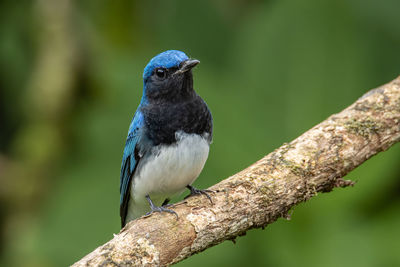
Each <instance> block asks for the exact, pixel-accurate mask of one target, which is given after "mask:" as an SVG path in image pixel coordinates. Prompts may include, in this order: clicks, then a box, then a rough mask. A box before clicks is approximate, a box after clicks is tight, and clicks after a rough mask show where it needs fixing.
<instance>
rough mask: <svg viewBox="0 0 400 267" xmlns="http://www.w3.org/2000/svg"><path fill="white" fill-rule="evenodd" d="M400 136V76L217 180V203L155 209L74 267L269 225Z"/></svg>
mask: <svg viewBox="0 0 400 267" xmlns="http://www.w3.org/2000/svg"><path fill="white" fill-rule="evenodd" d="M398 141H400V77H398V78H397V79H396V80H394V81H392V82H390V83H388V84H386V85H383V86H381V87H379V88H377V89H374V90H371V91H370V92H368V93H367V94H365V95H364V96H363V97H361V98H360V99H358V100H357V101H356V102H355V103H354V104H352V105H351V106H349V107H348V108H346V109H345V110H343V111H342V112H340V113H338V114H335V115H332V116H330V117H329V118H328V119H326V120H325V121H323V122H322V123H320V124H318V125H317V126H315V127H313V128H312V129H310V130H309V131H307V132H306V133H304V134H303V135H301V136H300V137H298V138H297V139H295V140H294V141H292V142H290V143H285V144H283V145H282V146H281V147H280V148H278V149H276V150H275V151H273V152H272V153H270V154H269V155H267V156H265V157H264V158H262V159H261V160H259V161H258V162H256V163H254V164H253V165H251V166H250V167H248V168H246V169H245V170H243V171H241V172H239V173H237V174H235V175H233V176H231V177H229V178H227V179H225V180H223V181H221V182H220V183H218V184H216V185H214V186H212V187H211V188H210V189H211V190H214V191H215V193H212V200H213V203H210V201H209V200H208V199H207V198H206V197H204V196H196V197H191V198H189V199H187V200H186V201H184V202H180V203H177V204H175V205H174V206H173V207H172V209H174V210H175V211H176V212H177V213H178V214H179V219H178V220H176V218H175V216H173V215H171V214H165V213H162V214H160V213H156V214H152V215H151V216H148V217H142V218H140V219H138V220H135V221H132V222H130V223H129V224H128V225H127V226H126V227H125V228H124V229H122V230H121V232H120V233H119V234H117V235H115V236H114V238H113V239H112V240H110V241H109V242H107V243H106V244H104V245H103V246H100V247H98V248H97V249H96V250H94V251H93V252H92V253H90V254H89V255H87V256H86V257H84V258H83V259H81V260H80V261H79V262H77V263H75V264H74V266H126V265H129V266H130V265H140V266H141V265H145V266H165V265H170V264H173V263H176V262H178V261H181V260H183V259H185V258H187V257H189V256H190V255H192V254H195V253H198V252H200V251H202V250H205V249H207V248H208V247H211V246H214V245H216V244H218V243H221V242H222V241H224V240H228V239H230V240H232V239H235V238H236V237H237V236H240V235H243V234H244V233H245V232H246V231H247V230H249V229H252V228H259V227H265V226H266V225H268V224H270V223H272V222H274V221H276V220H277V219H278V218H279V217H287V216H288V211H289V210H290V209H291V208H292V207H293V206H295V205H296V204H298V203H300V202H304V201H306V200H308V199H309V198H311V197H312V196H315V195H316V194H317V193H318V192H329V191H331V190H332V189H333V188H334V187H344V186H348V185H352V182H351V181H345V180H343V179H342V177H343V176H345V175H346V174H347V173H348V172H350V171H351V170H353V169H354V168H356V167H357V166H359V165H360V164H362V163H363V162H364V161H366V160H367V159H369V158H370V157H372V156H373V155H375V154H377V153H378V152H381V151H384V150H386V149H388V148H389V147H390V146H392V145H393V144H395V143H396V142H398Z"/></svg>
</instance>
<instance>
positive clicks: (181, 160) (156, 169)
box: [127, 133, 209, 221]
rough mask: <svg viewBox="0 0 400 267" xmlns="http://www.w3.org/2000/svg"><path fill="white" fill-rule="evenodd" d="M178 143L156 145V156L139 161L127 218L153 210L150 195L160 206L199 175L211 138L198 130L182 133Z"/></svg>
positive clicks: (132, 183) (178, 136) (179, 134)
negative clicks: (147, 196)
mask: <svg viewBox="0 0 400 267" xmlns="http://www.w3.org/2000/svg"><path fill="white" fill-rule="evenodd" d="M176 137H177V140H178V141H177V143H175V144H173V145H169V146H165V145H160V146H158V147H156V148H155V149H156V150H155V151H157V152H158V153H155V154H154V155H153V156H150V157H149V158H148V159H147V160H146V159H143V160H142V161H141V162H139V165H138V167H137V169H136V172H135V175H134V176H133V177H132V181H131V190H130V199H129V206H128V214H127V221H129V220H132V219H134V218H137V217H139V216H141V215H143V214H145V213H146V212H148V211H150V205H149V203H148V202H147V200H146V195H150V198H151V200H152V201H153V203H154V204H155V205H157V206H160V205H161V204H162V202H163V201H164V200H165V199H166V198H170V197H172V196H174V195H176V194H178V193H181V192H182V191H183V190H184V189H185V187H186V186H187V185H190V184H192V183H193V182H194V181H195V180H196V178H197V177H198V176H199V174H200V172H201V170H202V169H203V166H204V164H205V162H206V160H207V157H208V151H209V142H208V141H207V139H206V138H205V137H202V136H200V135H197V134H186V133H178V134H177V135H176Z"/></svg>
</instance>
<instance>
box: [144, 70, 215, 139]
mask: <svg viewBox="0 0 400 267" xmlns="http://www.w3.org/2000/svg"><path fill="white" fill-rule="evenodd" d="M182 78H183V79H181V80H180V81H178V83H177V81H171V82H170V83H169V84H170V86H174V88H164V90H163V91H162V92H157V90H155V89H156V88H151V89H152V90H149V92H150V93H151V94H152V95H151V94H150V95H149V94H147V97H148V103H147V104H146V105H144V106H142V107H141V111H142V113H143V115H144V121H145V126H146V135H147V137H148V138H149V140H150V141H151V142H152V143H153V145H159V144H172V143H175V142H176V141H177V140H176V135H175V133H176V132H179V131H183V132H185V133H187V134H199V135H203V134H208V139H209V141H211V138H212V116H211V112H210V110H209V109H208V107H207V104H206V103H205V102H204V101H203V99H201V97H200V96H198V95H197V94H196V92H195V91H194V90H193V78H192V73H191V71H189V72H188V73H185V75H184V77H182ZM150 86H153V85H152V84H150ZM168 87H169V86H168Z"/></svg>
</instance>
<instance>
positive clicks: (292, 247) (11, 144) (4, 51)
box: [0, 0, 400, 267]
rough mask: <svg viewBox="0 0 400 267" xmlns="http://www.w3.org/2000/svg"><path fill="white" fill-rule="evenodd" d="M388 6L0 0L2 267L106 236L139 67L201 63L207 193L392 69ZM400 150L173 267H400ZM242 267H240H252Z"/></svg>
mask: <svg viewBox="0 0 400 267" xmlns="http://www.w3.org/2000/svg"><path fill="white" fill-rule="evenodd" d="M399 10H400V1H398V0H384V1H373V0H327V1H324V0H322V1H321V0H303V1H289V0H281V1H260V0H251V1H245V0H235V1H227V0H218V1H211V0H207V1H183V0H182V1H162V0H159V1H140V2H139V1H133V0H121V1H105V0H86V1H68V0H58V1H54V0H39V1H28V0H19V1H12V0H9V1H2V2H1V3H0V56H1V61H0V121H1V124H0V129H1V130H0V265H1V266H66V265H69V264H72V263H73V262H75V261H77V260H79V259H80V258H81V257H83V256H84V255H86V254H87V253H89V252H90V251H92V250H93V249H94V248H96V247H97V246H99V245H101V244H102V243H104V242H106V241H107V240H109V239H111V238H112V237H113V233H117V232H118V231H119V171H120V161H121V157H122V150H123V147H124V143H125V138H126V133H127V130H128V126H129V123H130V121H131V118H132V116H133V114H134V111H135V110H136V107H137V105H138V103H139V100H140V97H141V93H142V80H141V75H142V71H143V68H144V66H145V65H146V64H147V62H148V60H149V59H150V58H152V57H153V56H155V55H156V54H158V53H159V52H161V51H164V50H168V49H178V50H182V51H184V52H186V53H187V54H188V55H189V56H191V57H194V58H197V59H199V60H201V64H200V65H199V66H198V67H197V68H196V70H195V71H194V75H195V88H196V89H197V92H198V93H199V94H200V95H201V96H202V97H203V98H204V99H205V100H206V101H207V103H208V105H209V107H210V108H211V110H212V113H213V116H214V125H215V126H214V127H215V128H214V142H213V144H212V146H211V150H210V156H209V159H208V162H207V164H206V166H205V168H204V170H203V172H202V174H201V176H200V177H199V179H198V180H197V182H196V185H197V186H198V187H200V188H205V187H208V186H210V185H212V184H214V183H216V182H218V181H220V180H222V179H223V178H226V177H227V176H229V175H232V174H234V173H236V172H237V171H239V170H241V169H243V168H245V167H247V166H248V165H249V164H251V163H253V162H254V161H256V160H258V159H260V158H261V157H262V156H263V155H265V154H267V153H269V152H271V151H272V150H273V149H275V148H277V147H278V146H280V145H281V144H282V143H283V142H289V141H291V140H292V139H294V138H295V137H297V136H298V135H300V134H301V133H302V132H304V131H306V130H307V129H309V128H311V127H312V126H314V125H315V124H317V123H319V122H320V121H322V120H324V119H325V118H326V117H328V116H329V115H330V114H332V113H336V112H339V111H340V110H342V109H343V108H345V107H346V106H347V105H349V104H351V103H352V102H353V101H355V100H356V99H357V98H358V97H359V96H361V95H362V94H363V93H364V92H366V91H367V90H368V89H371V88H374V87H377V86H379V85H381V84H383V83H385V82H388V81H390V80H392V79H394V78H395V77H396V76H397V75H399V74H400V53H399V48H400V22H399ZM399 159H400V146H399V145H397V146H395V147H393V148H391V149H390V150H389V151H387V152H384V153H382V154H380V155H378V156H376V157H374V158H373V159H371V160H369V161H368V162H366V163H365V164H364V165H362V166H361V167H360V168H358V169H356V170H355V171H354V172H352V173H351V174H349V175H348V177H347V178H349V179H354V180H357V181H358V183H357V185H356V186H355V187H354V188H348V189H335V190H334V192H332V193H329V194H320V195H318V196H317V197H315V198H313V199H311V200H310V201H308V202H307V203H304V204H301V205H299V206H298V207H296V208H295V209H294V213H293V215H292V219H291V221H290V222H288V221H286V220H284V219H280V220H278V221H277V222H276V223H274V224H272V225H270V226H268V227H267V228H266V229H265V230H263V231H262V230H252V231H250V232H248V233H247V235H246V236H244V237H240V238H238V239H237V242H236V244H233V243H232V242H224V243H223V244H220V245H218V246H216V247H213V248H211V249H208V250H207V251H205V252H203V253H200V254H198V255H195V256H193V257H191V258H190V259H187V260H185V261H183V262H181V263H179V264H178V266H243V265H244V264H252V265H254V266H352V267H354V266H400V253H399V251H400V212H399V211H400V179H399V176H400V164H399ZM252 265H250V266H252Z"/></svg>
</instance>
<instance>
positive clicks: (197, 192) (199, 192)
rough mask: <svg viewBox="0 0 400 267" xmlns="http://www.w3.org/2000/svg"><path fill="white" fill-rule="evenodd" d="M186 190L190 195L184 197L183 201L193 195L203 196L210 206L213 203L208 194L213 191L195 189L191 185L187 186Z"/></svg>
mask: <svg viewBox="0 0 400 267" xmlns="http://www.w3.org/2000/svg"><path fill="white" fill-rule="evenodd" d="M186 188H187V189H189V190H190V194H189V195H188V196H186V197H185V199H187V198H188V197H191V196H195V195H205V196H206V197H207V198H208V199H209V200H210V202H211V204H212V203H213V202H212V199H211V196H210V195H209V194H208V193H213V192H214V191H212V190H208V189H203V190H202V189H197V188H195V187H193V186H191V185H187V186H186Z"/></svg>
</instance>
